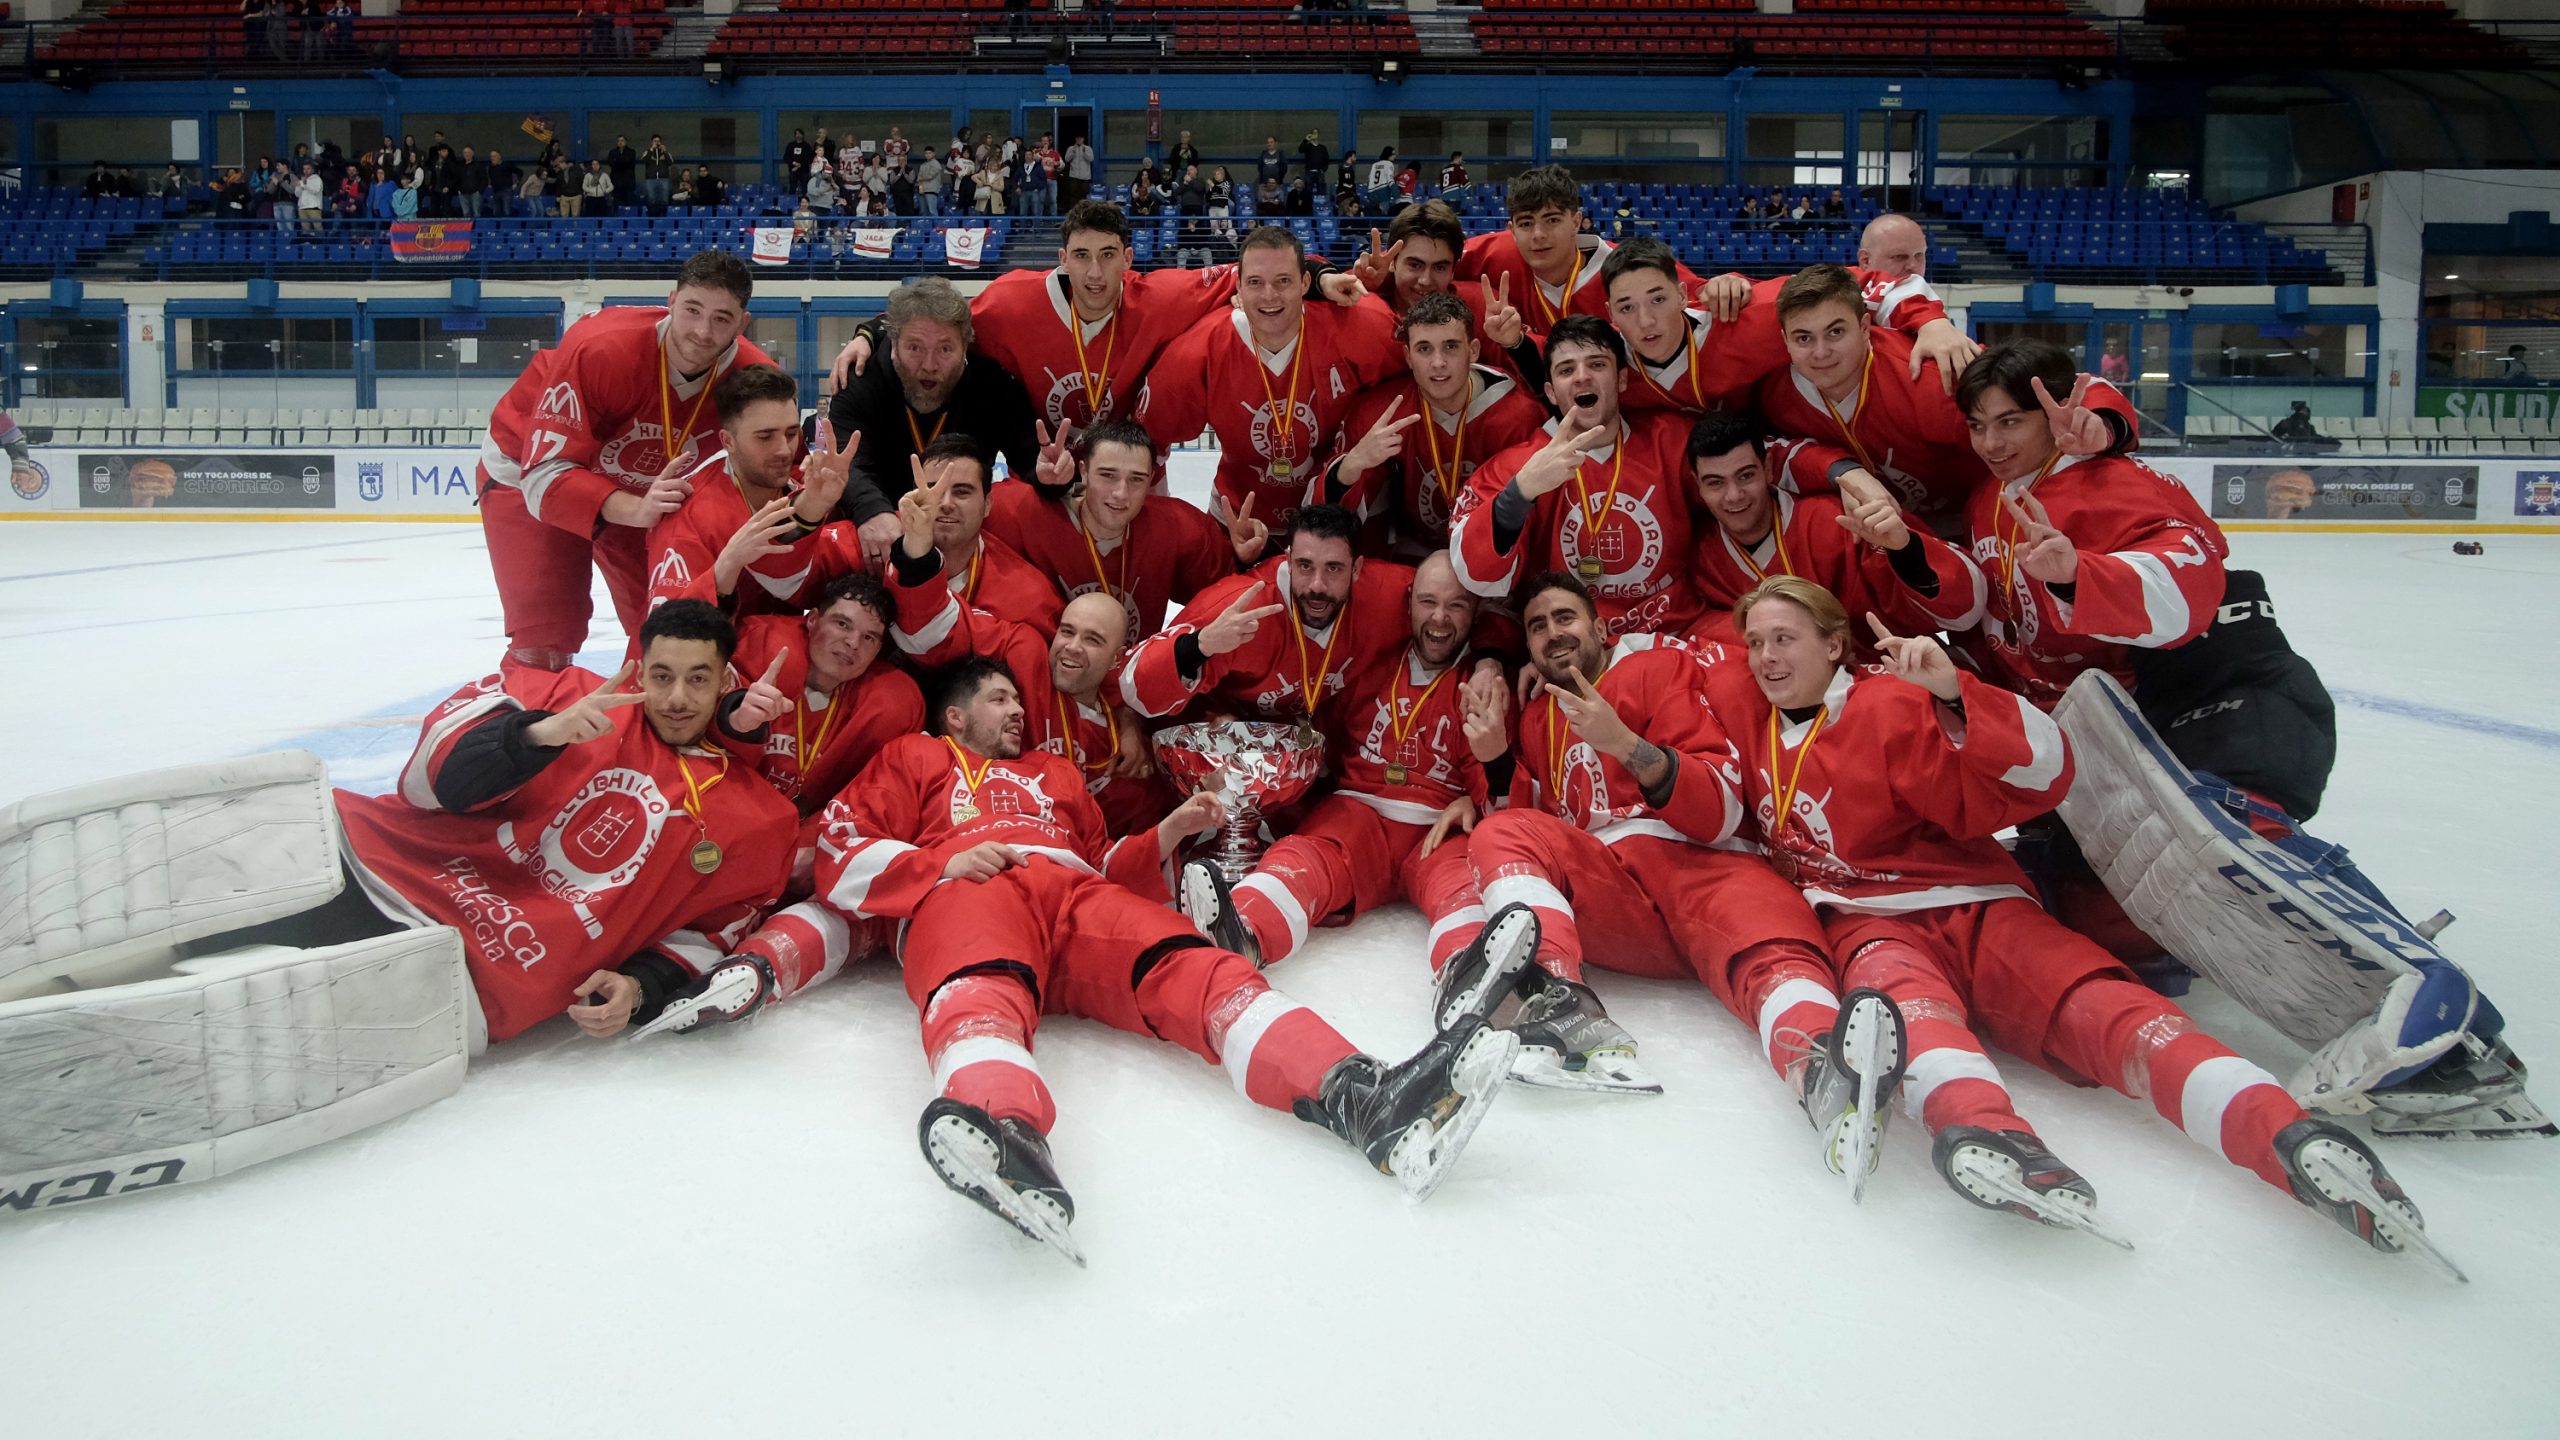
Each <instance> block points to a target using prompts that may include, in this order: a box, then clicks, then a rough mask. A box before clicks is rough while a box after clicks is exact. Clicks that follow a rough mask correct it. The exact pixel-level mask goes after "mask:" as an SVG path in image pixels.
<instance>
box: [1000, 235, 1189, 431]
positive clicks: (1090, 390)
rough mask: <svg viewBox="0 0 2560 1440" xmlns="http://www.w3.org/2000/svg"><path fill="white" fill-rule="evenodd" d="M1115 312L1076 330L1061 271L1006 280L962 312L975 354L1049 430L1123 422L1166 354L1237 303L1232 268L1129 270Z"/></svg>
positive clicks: (1010, 275)
mask: <svg viewBox="0 0 2560 1440" xmlns="http://www.w3.org/2000/svg"><path fill="white" fill-rule="evenodd" d="M1120 286H1121V289H1120V305H1119V308H1118V309H1116V310H1113V311H1112V312H1111V314H1110V315H1108V316H1106V317H1104V318H1103V319H1102V320H1100V321H1098V322H1086V321H1079V320H1077V319H1076V315H1075V305H1074V302H1073V301H1071V300H1070V299H1068V297H1067V291H1066V278H1065V275H1064V273H1063V272H1061V271H1058V270H1009V271H1007V272H1005V273H1004V274H1002V275H999V276H997V277H996V278H995V279H994V280H992V281H989V282H988V284H987V288H986V289H984V290H981V291H979V292H978V298H977V299H975V300H972V301H970V302H969V318H970V320H971V321H972V322H974V324H975V326H976V329H977V332H978V337H977V348H978V352H979V353H980V354H982V355H985V356H986V357H987V358H989V359H991V360H993V361H995V362H996V363H997V364H999V365H1002V366H1003V367H1004V368H1005V369H1007V370H1010V371H1012V372H1013V376H1014V378H1015V379H1017V380H1020V381H1021V382H1022V388H1024V389H1025V390H1028V391H1030V392H1031V403H1032V404H1033V405H1034V406H1036V407H1038V409H1039V410H1040V413H1041V414H1042V415H1043V416H1045V417H1047V419H1048V421H1049V423H1050V424H1051V425H1052V426H1056V425H1061V424H1066V425H1073V426H1075V427H1076V428H1077V429H1082V428H1084V427H1085V426H1087V425H1090V424H1092V423H1093V422H1094V421H1095V420H1097V419H1101V418H1104V417H1106V416H1111V415H1127V414H1128V413H1129V407H1130V405H1131V404H1132V403H1133V402H1134V401H1135V400H1136V399H1137V395H1138V391H1139V389H1140V388H1141V387H1142V386H1143V385H1144V383H1145V381H1146V378H1147V374H1148V372H1149V371H1150V370H1152V369H1153V368H1154V367H1155V363H1156V360H1157V358H1158V357H1159V356H1161V355H1162V354H1163V353H1164V350H1165V347H1166V346H1168V345H1171V344H1172V343H1173V342H1174V341H1175V340H1177V339H1179V338H1180V337H1181V336H1182V334H1183V333H1184V332H1185V331H1187V330H1189V329H1190V328H1191V327H1192V326H1194V325H1196V324H1198V323H1199V322H1200V321H1201V320H1203V319H1205V318H1207V317H1208V316H1211V315H1215V314H1219V313H1221V312H1223V311H1225V310H1226V309H1227V308H1228V306H1229V305H1231V304H1232V303H1233V302H1234V300H1235V298H1236V267H1234V266H1233V265H1213V266H1211V267H1209V268H1208V269H1205V270H1155V271H1150V272H1147V273H1144V274H1141V273H1140V272H1138V271H1135V270H1132V271H1130V272H1128V273H1127V274H1126V275H1123V276H1122V277H1121V281H1120Z"/></svg>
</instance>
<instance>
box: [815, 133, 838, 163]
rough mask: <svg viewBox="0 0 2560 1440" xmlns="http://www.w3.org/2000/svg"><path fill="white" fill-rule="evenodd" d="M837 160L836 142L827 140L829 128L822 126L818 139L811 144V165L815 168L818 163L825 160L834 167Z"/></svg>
mask: <svg viewBox="0 0 2560 1440" xmlns="http://www.w3.org/2000/svg"><path fill="white" fill-rule="evenodd" d="M835 159H836V147H835V142H834V141H832V140H829V139H828V138H827V127H826V126H824V125H821V126H819V127H818V136H817V138H816V139H814V140H812V141H810V142H809V163H810V164H811V166H813V167H814V166H815V165H816V164H817V162H819V161H821V160H824V161H826V162H827V163H828V164H830V165H833V164H834V163H835Z"/></svg>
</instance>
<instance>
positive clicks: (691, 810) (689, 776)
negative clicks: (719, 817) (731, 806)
mask: <svg viewBox="0 0 2560 1440" xmlns="http://www.w3.org/2000/svg"><path fill="white" fill-rule="evenodd" d="M676 773H677V774H679V775H682V776H683V777H684V797H685V798H684V806H683V809H684V813H686V814H687V815H690V816H692V817H693V823H694V824H696V825H699V826H701V827H702V829H703V833H705V834H706V835H707V834H709V833H710V830H711V822H709V821H707V820H705V819H703V818H702V797H703V796H705V795H708V794H710V793H711V792H712V791H713V790H715V789H718V788H719V785H720V782H721V781H723V780H726V779H728V778H729V752H728V751H726V750H723V751H721V752H720V773H719V774H717V775H714V776H712V777H711V779H710V781H709V782H708V783H707V784H696V783H694V778H693V767H692V766H690V765H687V764H686V763H684V752H683V751H681V750H679V751H677V752H676Z"/></svg>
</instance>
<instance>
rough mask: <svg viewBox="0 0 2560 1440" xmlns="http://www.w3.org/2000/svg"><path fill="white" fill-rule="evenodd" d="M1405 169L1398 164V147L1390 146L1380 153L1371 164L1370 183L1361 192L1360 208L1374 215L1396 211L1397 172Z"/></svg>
mask: <svg viewBox="0 0 2560 1440" xmlns="http://www.w3.org/2000/svg"><path fill="white" fill-rule="evenodd" d="M1403 168H1404V167H1403V166H1400V165H1398V164H1397V163H1396V147H1394V146H1393V145H1390V146H1388V147H1387V148H1386V149H1384V150H1381V151H1379V152H1378V158H1377V159H1376V160H1374V161H1372V162H1370V165H1369V183H1368V185H1367V187H1366V188H1365V189H1364V190H1363V191H1362V192H1361V196H1360V200H1361V205H1360V208H1361V209H1363V210H1365V211H1367V212H1368V213H1370V214H1372V215H1384V214H1386V213H1387V212H1388V211H1390V210H1392V209H1394V208H1395V199H1396V172H1397V171H1398V170H1400V169H1403Z"/></svg>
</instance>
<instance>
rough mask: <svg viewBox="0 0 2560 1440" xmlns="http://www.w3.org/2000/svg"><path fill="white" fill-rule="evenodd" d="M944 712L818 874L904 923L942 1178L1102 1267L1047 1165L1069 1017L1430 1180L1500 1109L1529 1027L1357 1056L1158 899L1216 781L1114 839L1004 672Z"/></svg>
mask: <svg viewBox="0 0 2560 1440" xmlns="http://www.w3.org/2000/svg"><path fill="white" fill-rule="evenodd" d="M931 713H932V723H933V729H934V732H935V733H934V734H933V735H931V736H926V735H910V736H906V737H904V738H902V739H900V740H898V741H896V742H895V743H893V744H892V745H890V747H889V748H888V749H886V750H884V751H882V752H881V754H880V758H879V759H877V760H875V761H873V762H872V764H871V767H870V768H869V769H867V770H865V771H864V772H863V774H862V777H861V778H860V779H859V780H857V781H856V782H855V783H854V785H853V787H852V788H851V789H849V790H847V791H846V792H845V794H844V795H843V796H842V797H841V798H840V799H838V800H837V802H836V803H835V804H834V805H833V806H831V807H829V809H828V811H827V820H826V831H825V839H824V842H823V848H822V852H821V858H820V863H819V872H818V878H819V885H820V894H821V895H822V897H823V898H824V899H825V900H826V901H827V903H829V904H831V905H833V906H835V907H836V908H837V909H838V910H840V911H843V912H845V913H846V914H848V915H853V916H871V917H881V918H889V919H898V920H903V921H904V922H905V924H904V927H903V929H902V932H901V934H900V937H899V951H900V960H901V965H902V968H903V970H904V973H905V978H906V986H907V994H908V996H909V997H910V998H911V999H913V1000H914V1002H915V1004H916V1009H917V1012H918V1014H919V1015H920V1016H921V1017H922V1021H923V1024H922V1029H923V1038H924V1050H925V1058H926V1060H927V1062H928V1063H929V1064H931V1065H932V1067H933V1074H934V1082H935V1090H936V1091H937V1092H938V1093H937V1096H936V1098H935V1099H934V1100H933V1101H932V1102H931V1103H930V1104H928V1105H927V1106H926V1107H925V1111H924V1115H923V1117H922V1120H921V1122H920V1124H919V1127H918V1130H919V1134H918V1138H919V1140H920V1141H921V1143H922V1146H923V1149H924V1153H925V1158H926V1159H927V1161H928V1162H929V1163H931V1164H932V1166H933V1168H934V1172H935V1173H936V1174H937V1175H939V1176H941V1177H942V1180H943V1182H944V1183H945V1184H947V1185H949V1186H950V1187H951V1188H952V1189H953V1190H954V1191H956V1192H958V1193H960V1194H961V1195H964V1196H967V1197H968V1198H969V1199H971V1200H974V1201H976V1202H977V1203H978V1204H980V1205H983V1206H985V1207H986V1208H987V1209H988V1210H990V1211H992V1212H994V1213H995V1214H996V1215H998V1216H999V1217H1001V1218H1002V1219H1004V1220H1005V1221H1006V1222H1008V1223H1009V1224H1011V1225H1013V1226H1015V1227H1016V1228H1017V1229H1020V1230H1021V1231H1022V1232H1023V1233H1025V1234H1027V1235H1030V1236H1032V1237H1033V1238H1035V1239H1038V1240H1040V1241H1041V1242H1043V1243H1045V1244H1047V1245H1050V1246H1051V1247H1053V1248H1055V1249H1057V1250H1058V1251H1059V1252H1060V1253H1062V1254H1064V1255H1066V1256H1067V1257H1068V1258H1069V1259H1071V1260H1074V1261H1075V1262H1076V1263H1078V1264H1082V1263H1083V1256H1082V1253H1081V1252H1080V1251H1079V1250H1078V1248H1077V1246H1076V1243H1075V1240H1074V1238H1073V1236H1072V1234H1071V1232H1070V1230H1069V1228H1068V1227H1069V1224H1070V1222H1071V1221H1072V1220H1073V1219H1074V1216H1075V1204H1074V1201H1073V1200H1072V1199H1070V1198H1069V1196H1068V1194H1067V1191H1066V1187H1065V1186H1064V1185H1062V1184H1061V1183H1060V1182H1059V1179H1058V1172H1057V1168H1056V1166H1055V1165H1054V1163H1053V1162H1052V1161H1051V1159H1050V1157H1049V1145H1048V1139H1047V1136H1048V1132H1049V1130H1050V1129H1051V1128H1052V1126H1053V1125H1054V1124H1055V1122H1056V1118H1057V1107H1056V1104H1055V1102H1054V1101H1052V1100H1051V1098H1050V1095H1049V1089H1048V1086H1047V1085H1046V1084H1045V1083H1043V1081H1042V1079H1041V1076H1040V1071H1039V1068H1038V1066H1037V1064H1036V1063H1035V1062H1034V1060H1033V1059H1032V1052H1031V1044H1032V1038H1033V1035H1034V1034H1035V1032H1036V1031H1037V1029H1038V1027H1039V1023H1040V1017H1041V1015H1042V1014H1043V1013H1044V1012H1051V1013H1059V1014H1069V1015H1080V1016H1084V1017H1086V1018H1089V1019H1094V1020H1099V1021H1101V1022H1103V1023H1104V1024H1107V1025H1110V1026H1111V1027H1112V1028H1114V1029H1117V1030H1122V1031H1126V1032H1128V1033H1131V1034H1136V1035H1153V1036H1155V1037H1157V1038H1160V1039H1163V1040H1166V1041H1169V1042H1171V1043H1173V1044H1176V1045H1179V1046H1181V1047H1182V1048H1184V1049H1186V1050H1189V1051H1191V1052H1192V1053H1193V1054H1196V1055H1198V1056H1200V1057H1201V1058H1202V1059H1204V1060H1207V1061H1209V1062H1210V1063H1212V1064H1217V1065H1223V1066H1224V1067H1225V1069H1226V1071H1227V1073H1228V1075H1229V1076H1230V1077H1231V1078H1232V1079H1233V1081H1234V1083H1235V1086H1236V1088H1237V1090H1238V1091H1239V1092H1241V1093H1242V1094H1243V1095H1244V1096H1245V1098H1247V1099H1248V1100H1251V1101H1253V1102H1255V1103H1257V1104H1261V1105H1267V1106H1269V1107H1271V1108H1273V1109H1277V1110H1280V1111H1283V1112H1285V1113H1290V1114H1295V1115H1297V1116H1299V1117H1300V1118H1302V1119H1305V1120H1307V1121H1310V1122H1311V1123H1314V1124H1318V1125H1322V1126H1324V1127H1325V1128H1326V1129H1329V1130H1331V1131H1332V1132H1333V1133H1334V1134H1335V1135H1337V1136H1339V1137H1341V1138H1342V1139H1343V1140H1344V1141H1345V1142H1347V1143H1348V1144H1350V1145H1351V1146H1352V1147H1353V1148H1354V1149H1356V1150H1358V1151H1359V1152H1360V1153H1361V1154H1362V1155H1363V1156H1365V1157H1366V1158H1367V1159H1368V1160H1369V1162H1370V1163H1371V1164H1372V1165H1375V1166H1376V1167H1377V1168H1378V1169H1379V1170H1380V1171H1382V1172H1384V1173H1386V1174H1389V1175H1393V1176H1395V1177H1396V1178H1397V1179H1398V1180H1399V1181H1400V1182H1401V1183H1402V1184H1403V1185H1404V1187H1405V1189H1406V1190H1407V1192H1408V1193H1410V1194H1413V1195H1415V1196H1417V1197H1418V1196H1421V1195H1427V1194H1428V1193H1430V1191H1431V1190H1432V1188H1433V1187H1435V1186H1436V1185H1437V1184H1438V1183H1439V1181H1440V1178H1441V1176H1442V1175H1443V1174H1444V1173H1445V1172H1446V1170H1447V1167H1448V1165H1449V1163H1450V1161H1451V1160H1453V1159H1454V1158H1455V1157H1456V1155H1457V1153H1458V1151H1459V1149H1460V1148H1461V1147H1462V1146H1463V1144H1464V1143H1465V1141H1466V1139H1467V1137H1468V1136H1469V1135H1470V1134H1471V1133H1472V1132H1473V1131H1474V1129H1475V1126H1476V1125H1477V1124H1478V1123H1479V1122H1480V1121H1481V1119H1482V1118H1483V1115H1484V1111H1485V1106H1486V1105H1487V1103H1488V1102H1489V1100H1490V1098H1491V1094H1492V1091H1493V1089H1494V1087H1495V1086H1496V1085H1498V1084H1499V1083H1500V1077H1501V1074H1502V1071H1503V1069H1504V1068H1505V1067H1507V1066H1508V1064H1509V1062H1510V1058H1511V1054H1512V1052H1513V1050H1514V1049H1515V1048H1516V1047H1515V1045H1514V1044H1513V1042H1512V1041H1511V1040H1510V1038H1509V1037H1507V1036H1504V1035H1500V1034H1498V1033H1495V1032H1490V1031H1487V1030H1486V1029H1485V1027H1484V1023H1483V1019H1482V1017H1481V1015H1480V1014H1477V1013H1473V1012H1469V1013H1466V1014H1463V1015H1461V1016H1460V1017H1459V1019H1458V1020H1457V1022H1456V1023H1455V1024H1453V1025H1451V1026H1449V1027H1447V1028H1446V1029H1444V1030H1443V1031H1442V1033H1441V1034H1440V1035H1439V1036H1438V1037H1437V1038H1435V1039H1434V1040H1432V1041H1431V1043H1429V1044H1428V1045H1426V1046H1424V1047H1423V1049H1422V1050H1421V1052H1420V1053H1418V1054H1416V1055H1415V1056H1414V1057H1413V1058H1411V1059H1409V1060H1407V1061H1405V1062H1404V1063H1403V1064H1401V1065H1397V1066H1393V1067H1389V1066H1387V1065H1385V1064H1384V1063H1382V1062H1380V1061H1378V1060H1375V1059H1372V1058H1370V1057H1368V1056H1366V1055H1362V1054H1360V1053H1359V1052H1357V1051H1356V1050H1354V1049H1353V1048H1352V1046H1351V1043H1350V1042H1349V1041H1348V1040H1345V1039H1344V1038H1342V1036H1341V1034H1340V1033H1339V1032H1337V1031H1336V1030H1334V1028H1333V1027H1332V1026H1331V1025H1329V1024H1327V1023H1326V1022H1325V1021H1324V1020H1323V1018H1322V1017H1320V1016H1318V1015H1317V1014H1316V1013H1315V1012H1314V1011H1312V1010H1309V1009H1308V1008H1306V1007H1305V1006H1303V1005H1300V1004H1298V1003H1296V1002H1295V1001H1292V1000H1290V999H1288V998H1287V997H1286V996H1284V995H1281V994H1280V993H1279V992H1277V991H1275V990H1273V989H1271V987H1270V986H1269V985H1268V984H1267V983H1265V982H1264V981H1263V979H1262V977H1261V976H1260V975H1259V974H1257V973H1256V972H1255V970H1254V967H1253V963H1252V962H1251V961H1249V960H1247V959H1245V958H1244V957H1243V956H1241V955H1237V954H1234V953H1233V952H1231V951H1227V950H1222V949H1219V948H1217V947H1216V946H1215V945H1213V944H1211V943H1210V942H1209V941H1208V939H1206V938H1205V937H1204V936H1202V935H1201V934H1200V933H1199V932H1198V931H1197V930H1196V929H1194V928H1193V927H1192V926H1191V924H1190V923H1189V922H1187V921H1185V920H1183V919H1182V918H1181V917H1179V916H1177V915H1175V914H1174V913H1173V912H1172V911H1170V910H1168V909H1166V908H1165V907H1164V905H1163V904H1162V903H1161V899H1160V898H1149V896H1148V895H1147V894H1145V893H1142V890H1154V891H1157V892H1159V894H1160V892H1161V889H1162V881H1161V871H1160V869H1159V867H1160V865H1161V863H1162V860H1163V857H1164V856H1166V855H1168V854H1170V853H1171V852H1172V848H1173V846H1175V845H1177V844H1179V843H1180V842H1181V841H1182V840H1183V839H1185V838H1187V837H1189V836H1191V835H1196V834H1198V833H1200V832H1201V831H1203V830H1206V829H1208V828H1209V827H1210V826H1212V825H1214V824H1216V823H1217V820H1218V814H1219V811H1218V801H1217V797H1216V796H1215V795H1214V794H1212V793H1208V792H1203V793H1202V794H1199V795H1195V796H1193V797H1192V798H1191V799H1190V800H1189V801H1187V802H1185V803H1184V804H1183V806H1182V807H1181V808H1180V809H1178V810H1176V811H1175V812H1174V813H1173V814H1172V815H1170V816H1168V817H1166V819H1165V821H1164V823H1163V824H1162V825H1160V826H1158V827H1157V828H1156V829H1154V830H1150V831H1144V832H1141V833H1140V834H1138V835H1133V836H1131V837H1129V838H1127V839H1125V840H1122V841H1120V842H1119V843H1118V844H1116V845H1109V846H1106V842H1105V840H1104V838H1103V832H1102V816H1101V813H1100V812H1099V811H1098V810H1096V809H1095V808H1094V805H1093V802H1092V801H1091V800H1090V799H1089V798H1088V797H1087V796H1086V795H1085V793H1084V787H1083V785H1082V784H1080V783H1079V777H1078V776H1077V775H1076V774H1075V773H1074V767H1073V766H1071V765H1070V764H1069V763H1068V762H1067V761H1065V760H1064V759H1061V758H1060V757H1058V756H1055V755H1050V754H1046V753H1043V752H1037V751H1034V752H1030V753H1027V754H1026V753H1025V751H1024V749H1023V734H1024V725H1025V714H1024V708H1023V703H1022V696H1021V693H1020V691H1019V690H1018V689H1017V687H1016V686H1015V684H1014V681H1013V677H1012V675H1011V674H1010V673H1009V672H1007V671H1006V669H1005V667H1004V665H1003V664H1002V663H1001V662H999V661H995V660H991V659H986V658H983V657H981V658H976V659H971V660H966V661H963V662H961V663H960V664H958V665H956V666H954V667H952V668H951V670H949V671H948V672H946V674H945V675H944V677H943V678H942V679H941V681H940V682H939V683H938V684H937V686H936V692H935V694H934V696H933V703H932V712H931ZM1507 978H1508V977H1506V979H1507Z"/></svg>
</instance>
